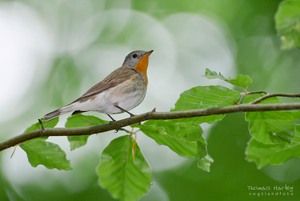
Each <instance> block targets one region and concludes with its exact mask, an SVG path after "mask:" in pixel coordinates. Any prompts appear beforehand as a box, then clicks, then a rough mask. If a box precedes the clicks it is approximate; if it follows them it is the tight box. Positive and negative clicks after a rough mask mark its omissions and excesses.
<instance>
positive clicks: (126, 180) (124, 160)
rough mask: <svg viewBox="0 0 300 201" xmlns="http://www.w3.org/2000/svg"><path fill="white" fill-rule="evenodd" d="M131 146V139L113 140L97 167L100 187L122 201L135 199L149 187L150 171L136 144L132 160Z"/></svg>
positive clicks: (120, 138) (124, 137)
mask: <svg viewBox="0 0 300 201" xmlns="http://www.w3.org/2000/svg"><path fill="white" fill-rule="evenodd" d="M132 146H133V139H132V138H131V137H130V136H122V137H119V138H116V139H114V140H113V141H111V143H110V144H109V145H108V146H107V147H106V148H105V149H104V151H103V152H102V154H101V160H100V163H99V166H98V167H97V173H98V177H99V178H98V182H99V185H100V186H102V187H103V188H106V189H108V190H109V191H110V193H111V195H112V196H113V197H114V198H116V199H121V200H124V201H135V200H138V199H139V198H140V197H141V196H142V195H144V194H145V193H146V192H147V191H148V190H149V188H150V185H151V169H150V167H149V165H148V163H147V161H146V160H145V158H144V157H143V155H142V153H141V151H140V148H139V147H138V146H137V145H136V150H135V156H134V159H133V157H132V152H131V151H132Z"/></svg>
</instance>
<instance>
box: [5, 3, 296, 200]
mask: <svg viewBox="0 0 300 201" xmlns="http://www.w3.org/2000/svg"><path fill="white" fill-rule="evenodd" d="M280 2H281V1H279V0H264V1H262V0H248V1H247V0H227V1H222V0H185V1H179V0H177V1H172V0H152V1H140V0H132V1H130V0H123V1H117V0H106V1H105V0H85V1H84V0H72V1H71V0H51V1H41V0H23V1H12V0H10V1H8V0H7V1H0V73H1V80H0V84H1V87H0V93H1V99H0V109H1V116H0V126H1V133H0V134H1V135H0V139H1V140H5V139H8V138H10V137H12V136H14V135H17V134H18V133H21V132H22V131H23V130H25V128H26V127H27V126H28V125H30V124H31V123H34V122H35V121H36V119H37V118H40V117H41V116H43V115H44V114H45V113H47V112H49V111H51V110H52V109H55V108H56V107H60V106H62V105H64V104H67V103H69V102H70V101H72V100H74V99H75V98H76V97H78V96H79V95H81V94H82V93H83V92H85V90H86V89H88V88H89V87H90V86H92V85H93V84H95V83H97V82H98V81H100V80H101V79H102V78H104V77H105V75H107V74H108V73H109V72H111V71H112V70H114V69H115V68H117V67H119V66H120V65H121V64H122V61H123V59H124V57H125V56H126V54H128V53H129V52H130V51H132V50H135V49H144V50H150V49H154V53H153V55H151V58H150V64H149V69H148V74H149V75H148V76H149V88H148V94H147V96H146V99H145V101H144V102H143V103H142V104H141V106H139V107H138V108H136V109H134V110H133V112H134V113H137V114H138V113H141V112H145V111H148V110H151V109H153V108H154V107H156V108H157V110H159V111H167V110H169V109H170V108H172V107H173V105H174V103H175V101H176V99H177V98H178V97H179V94H180V93H181V92H182V91H183V90H186V89H189V88H191V87H193V86H197V85H207V84H220V83H216V82H212V81H207V80H205V78H203V76H202V75H203V74H204V69H205V68H209V69H211V70H214V71H218V72H222V73H223V74H225V75H227V76H234V75H235V74H236V73H237V72H238V73H243V74H248V75H250V76H251V77H252V78H253V80H254V83H253V84H252V85H251V87H250V90H266V91H268V92H295V93H296V92H298V88H299V85H300V79H299V74H300V68H299V61H300V57H299V53H300V52H299V50H289V51H282V50H281V49H280V41H279V38H278V36H277V35H276V31H275V22H274V16H275V13H276V10H277V8H278V6H279V4H280ZM221 84H224V83H221ZM94 115H98V116H100V117H103V118H106V117H105V116H103V115H101V114H94ZM121 117H123V116H122V115H120V116H119V117H117V118H121ZM65 119H66V117H62V119H61V122H60V125H59V126H63V123H64V121H65ZM204 130H205V135H206V136H207V140H208V151H209V153H210V155H211V156H212V157H213V158H214V161H215V162H214V163H213V165H212V168H211V172H210V173H206V172H203V171H201V170H199V169H197V166H196V161H192V160H185V159H181V158H180V157H178V156H176V155H175V154H174V153H172V152H171V151H169V150H168V149H167V148H166V147H162V146H159V145H157V144H155V143H154V142H153V141H152V140H150V139H148V138H147V137H145V136H144V135H143V134H142V133H139V135H138V143H139V145H140V147H141V150H142V152H143V153H144V155H145V156H146V158H147V160H148V162H149V163H150V166H151V167H152V169H153V172H154V174H153V185H152V187H151V190H150V192H149V193H148V194H147V195H146V196H144V197H143V198H142V199H141V200H142V201H153V200H162V201H168V200H171V201H182V200H187V201H198V200H225V201H226V200H228V201H233V200H245V201H246V200H285V201H286V200H300V194H299V187H300V180H299V177H300V172H299V166H300V160H299V159H293V160H289V161H288V162H286V163H285V164H283V165H281V166H276V167H271V166H268V167H265V168H263V169H262V170H257V168H256V166H255V164H253V163H248V162H247V161H246V160H245V154H244V152H245V147H246V145H247V141H248V140H249V138H250V136H249V134H248V128H247V124H246V123H245V121H244V116H243V115H242V114H235V115H228V116H227V117H226V118H225V119H224V120H223V121H222V122H219V123H218V124H215V125H213V126H212V127H210V126H207V125H205V129H204ZM116 135H121V133H118V134H114V133H113V132H111V133H105V134H101V135H95V136H91V137H90V138H89V141H88V144H87V146H85V147H83V148H80V149H78V150H76V151H73V152H70V151H69V147H68V144H67V141H66V139H65V138H59V139H57V138H51V139H50V140H52V141H54V142H56V143H58V144H60V145H61V147H62V148H63V149H64V150H66V152H67V154H68V158H69V159H70V160H71V162H72V166H73V170H72V171H69V172H65V171H56V170H47V169H45V168H44V167H37V168H32V167H31V166H30V165H29V164H28V162H27V159H26V155H25V154H24V152H23V151H22V150H21V149H19V148H16V151H15V153H14V155H13V157H12V158H11V157H10V156H11V154H12V152H13V149H9V150H5V151H3V152H2V153H1V155H0V159H1V166H0V172H1V175H0V181H1V185H0V201H4V200H16V201H21V200H24V201H25V200H26V201H27V200H28V201H40V200H46V201H47V200H57V201H59V200H64V201H66V200H72V201H76V200H78V201H79V200H85V201H90V200H105V201H109V200H113V199H112V198H111V196H110V195H109V193H108V192H107V191H106V190H103V189H101V188H100V187H98V185H97V178H96V171H95V167H96V166H97V163H98V161H99V155H100V153H101V151H102V150H103V148H104V147H105V146H106V145H107V144H108V143H109V141H110V140H111V139H113V138H114V137H115V136H116ZM284 185H288V186H290V187H293V189H294V192H293V193H294V195H293V196H260V197H258V196H254V195H253V194H251V193H253V191H251V190H249V186H271V187H274V186H284Z"/></svg>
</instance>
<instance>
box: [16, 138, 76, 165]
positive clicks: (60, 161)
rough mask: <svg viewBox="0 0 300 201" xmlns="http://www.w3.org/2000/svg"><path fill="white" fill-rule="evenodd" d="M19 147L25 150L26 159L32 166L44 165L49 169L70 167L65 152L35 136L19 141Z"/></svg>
mask: <svg viewBox="0 0 300 201" xmlns="http://www.w3.org/2000/svg"><path fill="white" fill-rule="evenodd" d="M20 147H21V148H22V149H23V150H24V151H25V152H26V154H27V157H28V161H29V163H30V164H31V165H32V166H33V167H37V166H38V165H44V166H45V167H47V168H49V169H53V168H56V169H58V170H71V169H72V168H71V165H70V161H69V160H67V159H66V154H65V152H64V151H63V150H62V149H61V148H60V147H59V146H58V145H57V144H54V143H52V142H47V141H46V140H44V139H42V138H36V139H32V140H29V141H26V142H23V143H21V144H20Z"/></svg>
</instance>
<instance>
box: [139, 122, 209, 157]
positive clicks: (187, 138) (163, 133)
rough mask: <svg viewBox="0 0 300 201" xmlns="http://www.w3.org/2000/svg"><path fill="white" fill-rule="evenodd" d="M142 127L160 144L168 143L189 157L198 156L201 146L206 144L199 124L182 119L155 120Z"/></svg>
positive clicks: (172, 148) (176, 150)
mask: <svg viewBox="0 0 300 201" xmlns="http://www.w3.org/2000/svg"><path fill="white" fill-rule="evenodd" d="M140 129H141V130H142V131H143V133H145V134H146V135H147V136H149V137H151V138H152V139H154V140H155V141H156V142H157V143H158V144H161V145H166V146H168V147H169V148H170V149H171V150H173V151H174V152H175V153H177V154H178V155H180V156H184V157H187V158H197V157H198V156H199V146H205V143H204V139H203V137H202V130H201V128H200V126H199V125H198V124H189V123H187V122H186V121H182V122H181V121H180V120H164V121H156V120H153V121H147V122H146V123H144V124H143V125H141V126H140ZM202 154H204V155H206V153H202Z"/></svg>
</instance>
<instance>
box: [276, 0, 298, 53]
mask: <svg viewBox="0 0 300 201" xmlns="http://www.w3.org/2000/svg"><path fill="white" fill-rule="evenodd" d="M275 23H276V29H277V33H278V35H279V36H280V40H281V48H282V49H291V48H297V47H300V1H299V0H285V1H282V3H281V4H280V6H279V8H278V11H277V13H276V15H275Z"/></svg>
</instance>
